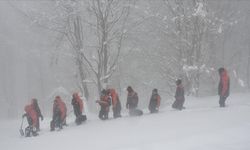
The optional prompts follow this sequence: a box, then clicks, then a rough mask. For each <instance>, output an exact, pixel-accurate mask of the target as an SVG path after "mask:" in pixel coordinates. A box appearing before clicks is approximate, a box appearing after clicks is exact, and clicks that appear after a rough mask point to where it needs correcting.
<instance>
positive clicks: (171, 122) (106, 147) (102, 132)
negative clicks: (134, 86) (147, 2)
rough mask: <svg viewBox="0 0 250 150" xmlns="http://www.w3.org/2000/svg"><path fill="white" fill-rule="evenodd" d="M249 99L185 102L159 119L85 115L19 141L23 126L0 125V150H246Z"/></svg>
mask: <svg viewBox="0 0 250 150" xmlns="http://www.w3.org/2000/svg"><path fill="white" fill-rule="evenodd" d="M249 97H250V94H243V93H242V94H233V95H231V96H230V97H229V98H228V100H227V107H226V108H219V107H218V97H217V96H214V97H206V98H192V97H186V103H185V106H186V109H185V110H183V111H175V110H172V109H171V108H170V106H167V107H166V108H161V112H160V113H158V114H148V113H147V111H146V110H145V111H144V112H145V115H144V116H142V117H127V116H124V115H123V116H124V117H123V118H119V119H111V120H108V121H100V120H99V119H98V118H97V115H93V114H88V119H89V120H88V121H87V122H86V123H85V124H83V125H80V126H76V125H74V123H73V119H74V116H73V114H71V115H70V116H69V119H68V120H67V121H68V123H69V126H68V127H65V128H64V129H63V130H62V131H55V132H49V121H50V118H46V119H45V121H43V122H41V129H42V131H41V133H40V135H39V136H38V137H31V138H24V137H20V135H19V132H18V129H19V127H20V122H21V120H5V121H1V122H0V133H1V134H0V147H1V149H4V150H34V149H35V150H44V149H48V150H50V149H59V150H70V149H86V150H100V149H101V150H166V149H169V150H248V149H250V119H249V115H250V101H249Z"/></svg>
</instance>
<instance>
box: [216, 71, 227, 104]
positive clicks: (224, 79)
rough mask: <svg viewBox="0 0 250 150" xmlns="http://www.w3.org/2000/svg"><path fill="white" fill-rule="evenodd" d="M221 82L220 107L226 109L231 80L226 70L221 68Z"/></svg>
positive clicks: (219, 89) (219, 90)
mask: <svg viewBox="0 0 250 150" xmlns="http://www.w3.org/2000/svg"><path fill="white" fill-rule="evenodd" d="M218 72H219V76H220V82H219V85H218V94H219V96H220V100H219V104H220V107H225V101H226V99H227V97H228V96H229V92H230V79H229V76H228V74H227V71H226V69H225V68H219V70H218Z"/></svg>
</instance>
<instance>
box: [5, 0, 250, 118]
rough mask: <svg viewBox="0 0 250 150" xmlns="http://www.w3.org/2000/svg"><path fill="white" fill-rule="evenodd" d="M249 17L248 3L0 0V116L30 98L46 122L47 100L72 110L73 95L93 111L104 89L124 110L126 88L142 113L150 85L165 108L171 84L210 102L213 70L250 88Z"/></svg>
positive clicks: (236, 88) (234, 85) (238, 87)
mask: <svg viewBox="0 0 250 150" xmlns="http://www.w3.org/2000/svg"><path fill="white" fill-rule="evenodd" d="M249 15H250V1H248V0H186V1H182V0H114V1H110V0H95V1H94V0H34V1H32V0H1V1H0V69H1V74H0V118H1V119H6V118H17V117H21V115H22V113H23V108H24V106H25V104H27V103H29V101H30V100H31V99H32V98H37V99H38V101H39V104H40V106H41V109H42V111H43V113H44V114H45V115H50V113H51V110H52V102H53V98H54V96H55V95H61V96H62V97H63V98H64V100H65V101H66V103H67V104H68V107H70V108H71V106H70V101H71V99H70V98H71V97H70V96H71V94H72V93H73V92H79V93H81V95H82V96H84V97H85V99H86V100H87V101H88V106H89V110H90V111H93V112H96V110H97V107H96V104H95V103H94V101H95V100H97V99H99V93H100V90H101V89H103V88H106V87H112V88H115V89H116V90H117V91H118V93H119V95H120V97H121V102H122V105H123V106H124V105H125V102H126V88H127V86H129V85H130V86H132V87H133V88H134V89H135V91H137V92H138V94H139V97H140V102H139V103H140V107H141V108H146V107H147V105H148V102H149V98H150V95H151V91H152V89H153V88H158V90H159V93H160V94H161V96H162V101H163V104H162V105H167V102H169V101H172V99H173V95H174V90H175V80H176V79H177V78H181V79H183V82H184V86H185V91H186V95H187V96H197V97H203V96H211V95H216V94H217V85H218V80H219V77H218V73H217V72H218V71H217V69H218V68H219V67H225V68H226V69H227V70H228V72H229V75H230V79H231V92H232V93H233V92H235V93H237V92H246V91H249V89H250V42H249V41H250V28H249V27H250V16H249Z"/></svg>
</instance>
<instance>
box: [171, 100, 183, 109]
mask: <svg viewBox="0 0 250 150" xmlns="http://www.w3.org/2000/svg"><path fill="white" fill-rule="evenodd" d="M183 104H184V100H175V101H174V103H173V104H172V108H174V109H178V110H182V109H183V108H184V107H183Z"/></svg>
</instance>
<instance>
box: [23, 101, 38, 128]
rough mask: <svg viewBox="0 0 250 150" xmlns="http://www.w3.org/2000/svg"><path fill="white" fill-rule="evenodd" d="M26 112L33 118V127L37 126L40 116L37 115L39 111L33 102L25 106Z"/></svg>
mask: <svg viewBox="0 0 250 150" xmlns="http://www.w3.org/2000/svg"><path fill="white" fill-rule="evenodd" d="M24 110H25V112H26V114H27V116H28V117H30V118H31V119H32V126H33V127H36V125H37V123H38V122H37V121H38V116H37V113H36V111H35V108H34V106H33V105H32V104H30V105H26V106H25V108H24Z"/></svg>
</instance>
